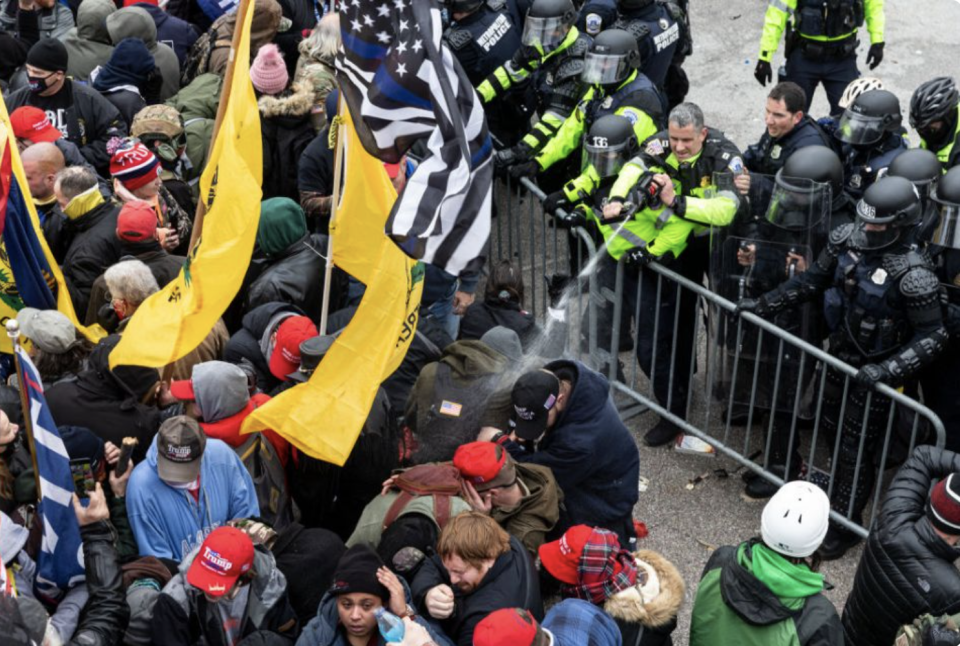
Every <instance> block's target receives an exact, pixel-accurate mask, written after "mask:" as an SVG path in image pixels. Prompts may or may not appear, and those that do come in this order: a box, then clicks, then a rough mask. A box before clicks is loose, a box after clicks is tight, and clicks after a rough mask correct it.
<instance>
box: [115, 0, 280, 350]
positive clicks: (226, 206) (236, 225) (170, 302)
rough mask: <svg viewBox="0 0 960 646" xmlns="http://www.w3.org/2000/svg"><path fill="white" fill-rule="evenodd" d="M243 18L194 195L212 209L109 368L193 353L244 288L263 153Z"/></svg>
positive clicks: (246, 25) (146, 304)
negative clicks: (175, 273) (206, 159)
mask: <svg viewBox="0 0 960 646" xmlns="http://www.w3.org/2000/svg"><path fill="white" fill-rule="evenodd" d="M249 4H250V5H251V6H250V8H249V11H246V12H245V13H244V14H241V15H244V16H245V20H243V24H242V25H238V28H239V29H242V32H241V34H240V40H239V44H238V46H237V49H236V52H235V55H234V57H233V66H234V68H233V77H232V81H231V83H230V86H229V87H226V86H225V87H224V92H225V93H227V94H226V98H225V99H224V100H226V101H227V105H226V109H225V112H224V114H223V119H222V121H221V123H220V129H219V131H218V133H217V139H216V141H215V142H214V143H213V150H212V151H211V153H210V161H209V162H208V163H207V167H206V169H205V170H204V172H203V176H202V177H201V178H200V195H202V196H210V197H211V198H212V199H213V204H212V205H211V206H210V207H209V209H208V210H207V213H206V215H205V217H204V220H203V230H202V234H201V236H200V237H199V238H198V239H197V241H196V244H194V246H193V248H192V249H191V250H190V254H189V256H188V257H187V261H186V262H185V263H184V265H183V269H182V270H181V271H180V274H179V275H178V276H177V277H176V278H175V279H174V280H173V281H172V282H170V283H169V284H168V285H167V286H166V287H164V288H163V289H161V290H160V291H159V292H157V293H156V294H154V295H153V296H151V297H150V298H148V299H147V300H146V301H144V303H143V304H142V305H141V306H140V307H139V308H138V309H137V311H136V312H135V313H134V315H133V317H131V319H130V322H129V323H128V324H127V328H126V330H125V331H124V333H123V338H122V340H121V341H120V343H119V344H117V347H116V348H114V350H113V352H111V353H110V366H111V367H114V366H117V365H135V366H150V367H154V368H159V367H160V366H164V365H166V364H168V363H173V362H174V361H176V360H177V359H180V358H181V357H183V356H184V355H186V354H189V353H190V352H192V351H193V350H194V349H195V348H196V347H197V346H198V345H200V342H201V341H203V339H204V338H206V336H207V334H209V333H210V330H212V329H213V326H214V325H215V324H216V322H217V320H218V319H219V318H220V317H221V316H222V315H223V313H224V312H225V311H226V310H227V306H229V305H230V302H231V301H232V300H233V297H234V296H236V294H237V292H238V291H239V290H240V286H241V284H242V283H243V277H244V275H245V274H246V272H247V266H248V265H249V264H250V257H251V255H252V254H253V243H254V241H255V240H256V237H257V227H258V225H259V222H260V198H261V195H262V192H261V189H260V185H261V182H262V177H263V151H262V150H261V142H260V114H259V112H258V110H257V100H256V97H255V96H254V93H253V85H251V83H250V24H251V21H252V20H253V7H252V5H253V2H252V1H250V2H249Z"/></svg>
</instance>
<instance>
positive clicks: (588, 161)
mask: <svg viewBox="0 0 960 646" xmlns="http://www.w3.org/2000/svg"><path fill="white" fill-rule="evenodd" d="M583 148H584V153H585V155H584V166H585V167H586V166H587V165H590V166H593V168H594V170H595V171H596V172H597V175H599V176H600V177H601V178H603V177H613V176H614V175H616V174H617V173H619V172H620V169H621V168H623V165H624V164H625V163H626V162H627V161H628V160H629V159H630V158H631V157H633V156H634V155H636V154H637V150H638V149H639V148H640V145H639V144H638V143H637V135H636V133H635V132H634V131H633V124H632V123H631V122H630V120H629V119H627V118H626V117H621V116H620V115H616V114H608V115H606V116H604V117H600V118H599V119H597V120H596V121H595V122H594V124H593V125H592V126H590V132H588V133H587V138H586V139H585V140H584V146H583Z"/></svg>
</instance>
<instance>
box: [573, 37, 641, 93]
mask: <svg viewBox="0 0 960 646" xmlns="http://www.w3.org/2000/svg"><path fill="white" fill-rule="evenodd" d="M638 67H640V49H639V47H637V39H636V38H634V37H633V36H631V35H630V34H629V33H627V32H626V31H624V30H622V29H608V30H607V31H603V32H600V34H598V35H597V37H596V38H594V39H593V44H591V45H590V49H589V50H588V51H587V55H586V57H585V59H584V65H583V80H584V81H585V82H587V83H598V84H600V85H610V84H612V83H619V82H621V81H623V80H624V79H626V78H627V77H628V76H630V73H631V71H632V70H635V69H637V68H638Z"/></svg>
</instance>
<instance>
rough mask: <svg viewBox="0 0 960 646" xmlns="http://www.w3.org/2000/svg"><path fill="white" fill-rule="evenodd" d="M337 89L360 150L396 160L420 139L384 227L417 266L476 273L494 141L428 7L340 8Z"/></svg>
mask: <svg viewBox="0 0 960 646" xmlns="http://www.w3.org/2000/svg"><path fill="white" fill-rule="evenodd" d="M340 30H341V35H342V40H343V50H342V51H341V53H340V54H339V55H338V57H337V71H338V75H337V76H338V78H339V81H340V89H341V91H342V93H343V97H344V99H345V100H346V102H347V105H348V107H349V108H350V113H351V115H353V120H354V123H355V124H356V128H357V132H358V134H359V135H360V140H361V142H363V147H364V148H366V149H367V151H368V152H369V153H370V154H371V155H374V156H376V157H378V158H379V159H381V160H383V161H385V162H388V163H396V162H398V161H399V160H400V159H401V157H402V156H403V154H404V153H405V152H406V151H407V150H408V149H409V148H410V146H411V145H413V143H414V142H415V141H417V140H419V139H423V138H427V149H428V150H429V155H428V156H427V157H426V158H425V159H424V160H423V162H421V164H420V165H419V166H418V167H417V170H416V171H415V172H414V174H413V175H412V176H411V177H410V178H409V180H408V181H407V185H406V187H405V188H404V190H403V192H402V193H401V194H400V196H399V197H398V198H397V201H396V202H395V203H394V205H393V209H392V211H391V212H390V218H389V219H388V220H387V225H386V229H387V233H388V234H389V235H390V236H391V237H392V238H393V240H394V242H396V243H397V244H398V245H399V246H400V248H401V249H403V250H404V251H405V252H406V253H407V254H408V255H410V256H412V257H413V258H416V259H418V260H423V261H424V262H428V263H431V264H433V265H436V266H438V267H440V268H442V269H444V270H445V271H447V272H449V273H451V274H454V275H458V274H459V273H460V271H461V270H463V269H465V268H470V269H479V267H480V266H482V264H483V255H484V254H485V253H486V251H485V250H486V246H487V242H488V240H489V238H490V208H491V188H492V185H493V167H492V164H491V156H492V150H493V147H492V143H491V140H490V135H489V133H488V132H487V122H486V118H485V117H484V113H483V106H482V104H481V103H480V99H479V97H477V94H476V92H474V90H473V87H472V86H471V85H470V81H469V80H468V79H467V75H466V74H465V73H464V71H463V69H462V68H461V67H460V64H459V63H458V62H457V61H456V59H455V58H454V57H453V54H452V53H451V52H450V50H449V48H447V47H446V46H444V45H443V44H442V43H441V39H440V36H441V34H442V31H443V30H442V27H441V23H440V9H439V6H438V5H437V3H436V2H435V0H345V1H344V2H343V4H342V6H341V10H340Z"/></svg>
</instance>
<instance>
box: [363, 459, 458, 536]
mask: <svg viewBox="0 0 960 646" xmlns="http://www.w3.org/2000/svg"><path fill="white" fill-rule="evenodd" d="M461 484H462V479H461V477H460V471H459V470H458V469H457V468H456V467H455V466H453V465H452V464H421V465H418V466H415V467H411V468H410V469H407V470H406V471H404V472H402V473H401V474H400V475H399V476H398V477H397V479H396V481H394V483H393V486H394V487H395V488H397V489H399V490H400V494H399V495H398V496H397V499H396V500H394V501H393V504H392V505H390V509H388V510H387V515H386V516H384V517H383V528H382V531H386V529H387V528H388V527H390V525H392V524H393V522H394V521H395V520H396V519H397V518H398V517H399V516H400V514H401V513H403V510H404V508H406V506H407V504H408V503H409V502H410V501H411V500H413V499H414V498H415V497H417V496H433V518H434V520H436V522H437V525H439V526H440V529H443V528H444V526H445V525H446V524H447V521H449V520H450V506H451V504H450V498H452V497H453V496H459V495H460V491H461Z"/></svg>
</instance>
